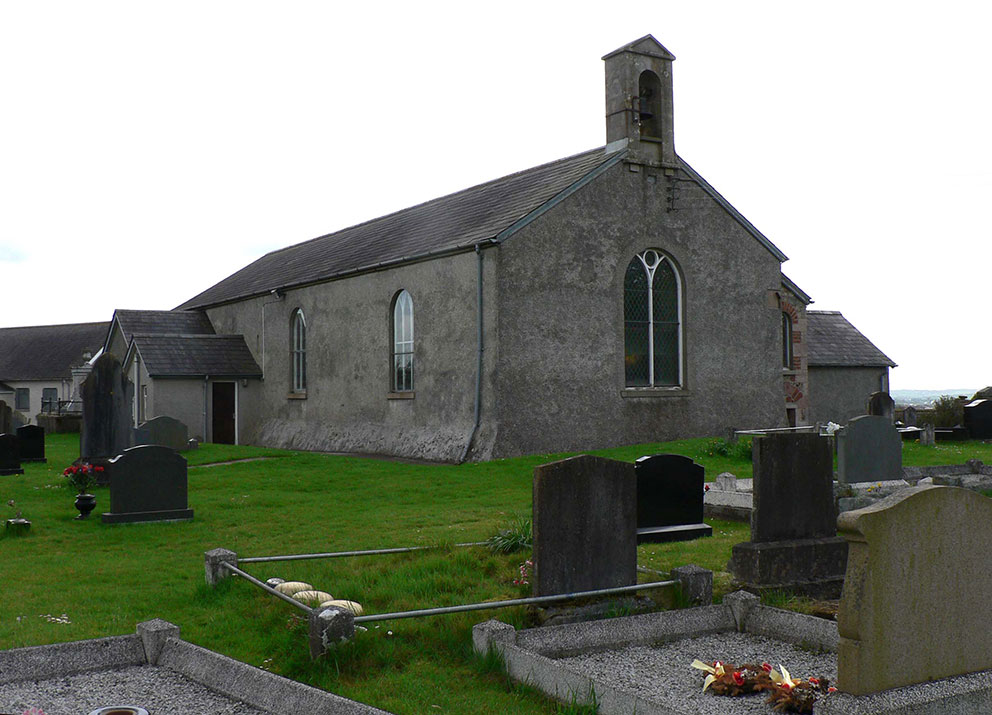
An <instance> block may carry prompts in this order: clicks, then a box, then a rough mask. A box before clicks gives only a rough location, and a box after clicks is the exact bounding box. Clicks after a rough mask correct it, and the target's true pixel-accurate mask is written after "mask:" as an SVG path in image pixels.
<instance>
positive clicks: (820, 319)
mask: <svg viewBox="0 0 992 715" xmlns="http://www.w3.org/2000/svg"><path fill="white" fill-rule="evenodd" d="M806 318H807V321H808V324H807V329H806V335H807V347H808V350H809V366H810V367H883V366H884V367H895V366H896V364H895V363H894V362H892V360H891V359H889V357H888V356H887V355H886V354H885V353H883V352H882V351H881V350H879V349H878V348H876V347H875V346H874V345H873V344H872V342H871V341H870V340H868V338H866V337H865V336H864V335H862V334H861V333H860V332H859V331H858V329H857V328H855V327H854V326H853V325H851V323H850V322H848V320H847V318H845V317H844V316H843V315H841V314H840V313H839V312H838V311H835V310H809V311H807V312H806Z"/></svg>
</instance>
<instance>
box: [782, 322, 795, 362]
mask: <svg viewBox="0 0 992 715" xmlns="http://www.w3.org/2000/svg"><path fill="white" fill-rule="evenodd" d="M792 360H793V349H792V316H791V315H789V314H788V313H787V312H785V311H784V310H783V311H782V367H784V368H785V369H786V370H791V369H792Z"/></svg>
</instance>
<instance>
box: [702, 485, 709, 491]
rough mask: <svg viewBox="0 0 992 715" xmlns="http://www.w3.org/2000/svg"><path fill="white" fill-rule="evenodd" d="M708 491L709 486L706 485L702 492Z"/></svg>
mask: <svg viewBox="0 0 992 715" xmlns="http://www.w3.org/2000/svg"><path fill="white" fill-rule="evenodd" d="M709 490H710V485H709V484H707V485H706V486H704V487H703V491H704V492H708V491H709Z"/></svg>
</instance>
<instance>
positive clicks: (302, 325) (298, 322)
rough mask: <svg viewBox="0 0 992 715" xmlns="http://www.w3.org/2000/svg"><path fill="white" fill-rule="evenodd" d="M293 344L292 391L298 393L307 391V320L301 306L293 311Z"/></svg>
mask: <svg viewBox="0 0 992 715" xmlns="http://www.w3.org/2000/svg"><path fill="white" fill-rule="evenodd" d="M292 346H293V348H292V351H293V375H292V379H293V389H292V391H293V392H294V393H297V394H299V393H305V392H306V391H307V321H306V318H305V317H304V315H303V310H302V309H301V308H297V309H296V312H294V313H293V326H292Z"/></svg>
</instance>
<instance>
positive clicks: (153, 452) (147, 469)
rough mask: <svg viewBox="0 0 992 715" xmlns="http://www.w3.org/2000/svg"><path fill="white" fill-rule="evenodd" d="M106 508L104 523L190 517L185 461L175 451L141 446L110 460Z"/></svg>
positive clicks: (191, 516) (156, 446)
mask: <svg viewBox="0 0 992 715" xmlns="http://www.w3.org/2000/svg"><path fill="white" fill-rule="evenodd" d="M109 472H110V511H109V512H106V513H104V514H103V515H102V517H101V518H102V520H103V522H104V523H105V524H116V523H122V522H135V521H177V520H181V519H192V518H193V510H192V509H190V508H189V504H188V502H187V476H186V460H185V459H184V458H183V457H182V456H181V455H180V454H178V453H177V452H176V451H175V450H173V449H169V448H168V447H160V446H158V445H142V446H140V447H132V448H130V449H126V450H124V452H123V453H122V454H120V455H118V456H117V457H115V458H114V459H112V460H110V464H109Z"/></svg>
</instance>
